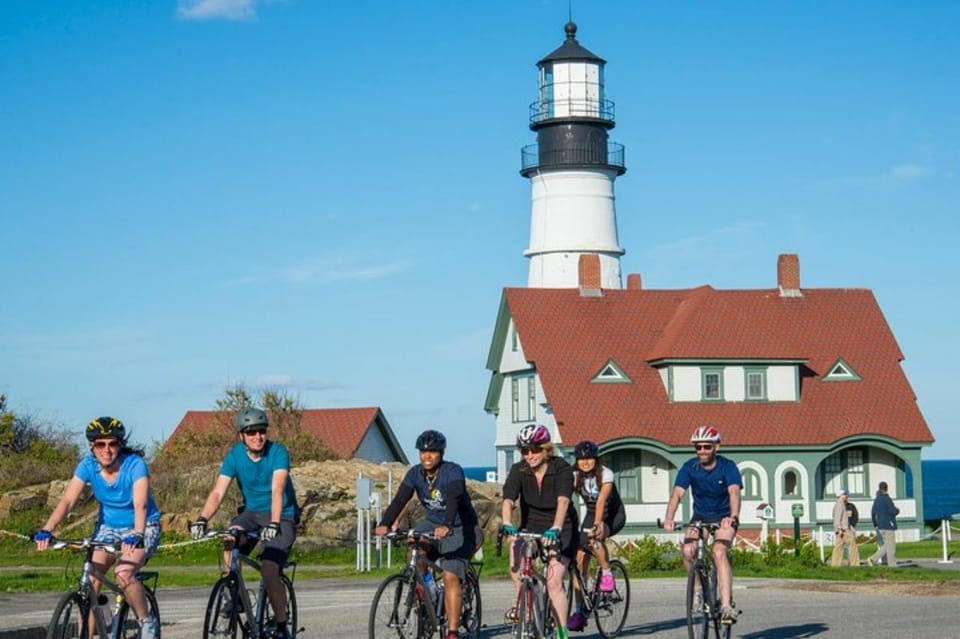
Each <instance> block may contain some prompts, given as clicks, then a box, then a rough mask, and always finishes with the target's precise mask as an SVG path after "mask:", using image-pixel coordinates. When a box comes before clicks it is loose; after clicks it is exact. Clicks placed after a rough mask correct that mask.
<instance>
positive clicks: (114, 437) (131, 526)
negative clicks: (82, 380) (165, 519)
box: [33, 417, 160, 639]
mask: <svg viewBox="0 0 960 639" xmlns="http://www.w3.org/2000/svg"><path fill="white" fill-rule="evenodd" d="M86 435H87V441H88V442H90V454H89V455H87V456H86V457H84V458H83V459H81V460H80V463H79V464H77V468H76V470H74V472H73V477H72V478H71V479H70V481H69V482H68V483H67V488H66V490H65V491H64V493H63V496H62V497H61V498H60V502H59V503H58V504H57V506H56V508H54V509H53V512H52V513H51V514H50V518H49V519H47V523H45V524H44V525H43V528H42V529H41V530H40V531H39V532H37V533H35V534H34V536H33V539H34V541H36V542H37V549H38V550H46V549H47V548H48V547H49V546H50V541H51V539H52V538H53V534H52V533H51V532H50V531H52V530H54V529H56V527H57V526H58V525H59V524H60V522H62V521H63V520H64V518H65V517H66V516H67V514H68V513H69V512H70V511H71V510H73V507H74V506H76V504H77V501H78V500H79V499H80V495H81V494H82V493H83V489H84V487H85V486H88V485H89V486H90V488H91V490H92V491H93V496H94V498H95V499H96V500H97V502H99V504H100V512H99V514H98V516H97V524H96V528H95V529H94V533H93V538H94V539H95V540H96V541H102V542H116V541H119V542H121V547H120V555H119V561H118V562H117V565H116V567H115V568H114V575H115V576H116V579H117V585H119V586H120V587H121V588H123V594H124V596H125V597H126V598H127V601H129V602H130V606H131V607H132V608H133V610H134V612H136V613H137V618H138V619H139V620H140V637H141V638H142V639H154V638H155V637H157V636H159V634H160V628H159V627H160V624H159V621H158V620H157V618H156V617H154V616H152V615H150V614H149V610H148V608H147V602H146V599H145V597H144V594H143V585H142V584H141V583H140V581H139V580H137V573H138V572H139V571H140V569H141V568H143V566H144V564H146V563H147V560H148V559H149V558H150V557H151V556H152V555H153V553H154V552H156V550H157V546H158V545H159V544H160V509H159V508H157V504H156V502H155V501H154V500H153V494H152V493H151V491H150V474H149V472H148V470H147V464H146V462H144V461H143V451H142V450H137V449H134V448H131V447H129V446H128V445H127V429H126V427H124V425H123V422H121V421H120V420H119V419H117V418H115V417H98V418H97V419H95V420H93V421H92V422H90V424H89V425H88V426H87V430H86ZM116 557H117V555H114V554H112V553H108V552H106V551H105V550H96V551H94V553H93V563H94V564H95V565H96V566H97V568H98V569H99V570H100V571H101V572H104V573H105V572H106V571H107V569H108V568H109V567H110V566H111V565H112V564H113V562H114V560H115V558H116ZM99 586H100V584H99V583H96V582H95V583H94V588H95V589H99Z"/></svg>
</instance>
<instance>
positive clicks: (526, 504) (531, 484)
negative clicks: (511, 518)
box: [503, 457, 578, 533]
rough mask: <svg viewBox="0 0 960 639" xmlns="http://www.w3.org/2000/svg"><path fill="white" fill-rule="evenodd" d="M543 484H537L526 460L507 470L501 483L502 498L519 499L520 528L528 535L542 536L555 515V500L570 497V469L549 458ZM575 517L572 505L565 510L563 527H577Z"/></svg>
mask: <svg viewBox="0 0 960 639" xmlns="http://www.w3.org/2000/svg"><path fill="white" fill-rule="evenodd" d="M544 463H545V464H547V470H546V473H545V474H544V476H543V480H542V482H539V483H538V482H537V477H536V475H534V473H533V470H532V469H531V468H530V466H529V464H527V462H525V461H519V462H517V463H516V464H514V465H513V467H512V468H511V469H510V473H509V474H508V475H507V481H505V482H504V484H503V498H504V499H509V500H511V501H517V499H520V526H521V527H522V528H526V529H527V530H529V531H530V532H534V533H542V532H544V531H546V530H547V529H548V528H550V527H551V526H553V519H554V514H555V513H556V512H557V499H558V498H560V497H566V498H567V499H570V498H571V497H572V496H573V468H571V467H570V464H568V463H567V462H565V461H563V460H562V459H560V458H559V457H551V458H549V459H548V460H546V461H545V462H544ZM577 519H578V518H577V514H576V510H574V508H573V502H571V503H570V506H569V507H568V508H567V513H566V515H565V517H564V524H563V525H564V526H565V527H566V526H576V525H577Z"/></svg>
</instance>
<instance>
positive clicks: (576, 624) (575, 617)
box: [567, 610, 587, 632]
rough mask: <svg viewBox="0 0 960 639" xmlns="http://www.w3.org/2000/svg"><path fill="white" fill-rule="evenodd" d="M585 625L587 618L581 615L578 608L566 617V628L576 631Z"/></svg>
mask: <svg viewBox="0 0 960 639" xmlns="http://www.w3.org/2000/svg"><path fill="white" fill-rule="evenodd" d="M586 627H587V618H586V617H584V616H583V613H582V612H580V611H579V610H578V611H576V612H575V613H573V614H572V615H570V618H569V619H567V628H569V629H570V630H576V631H577V632H579V631H581V630H583V629H584V628H586Z"/></svg>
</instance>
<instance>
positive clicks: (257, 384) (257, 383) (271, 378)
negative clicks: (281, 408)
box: [250, 374, 343, 391]
mask: <svg viewBox="0 0 960 639" xmlns="http://www.w3.org/2000/svg"><path fill="white" fill-rule="evenodd" d="M250 386H252V387H254V388H291V389H296V390H299V391H322V390H331V389H334V388H343V384H341V383H340V382H335V381H333V380H330V379H324V378H322V377H312V376H306V377H297V376H296V375H282V374H281V375H262V376H260V377H258V378H256V379H254V380H252V381H251V383H250Z"/></svg>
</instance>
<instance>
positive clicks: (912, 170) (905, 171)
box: [837, 164, 933, 188]
mask: <svg viewBox="0 0 960 639" xmlns="http://www.w3.org/2000/svg"><path fill="white" fill-rule="evenodd" d="M931 173H933V169H931V168H930V167H929V166H924V165H922V164H898V165H897V166H894V167H891V168H890V169H888V170H886V171H884V172H883V173H880V174H879V175H860V176H854V177H848V178H841V179H840V180H837V182H839V183H840V184H846V185H850V186H856V187H861V188H866V187H884V186H893V185H896V184H902V183H903V182H910V181H912V180H918V179H920V178H922V177H925V176H927V175H930V174H931Z"/></svg>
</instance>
